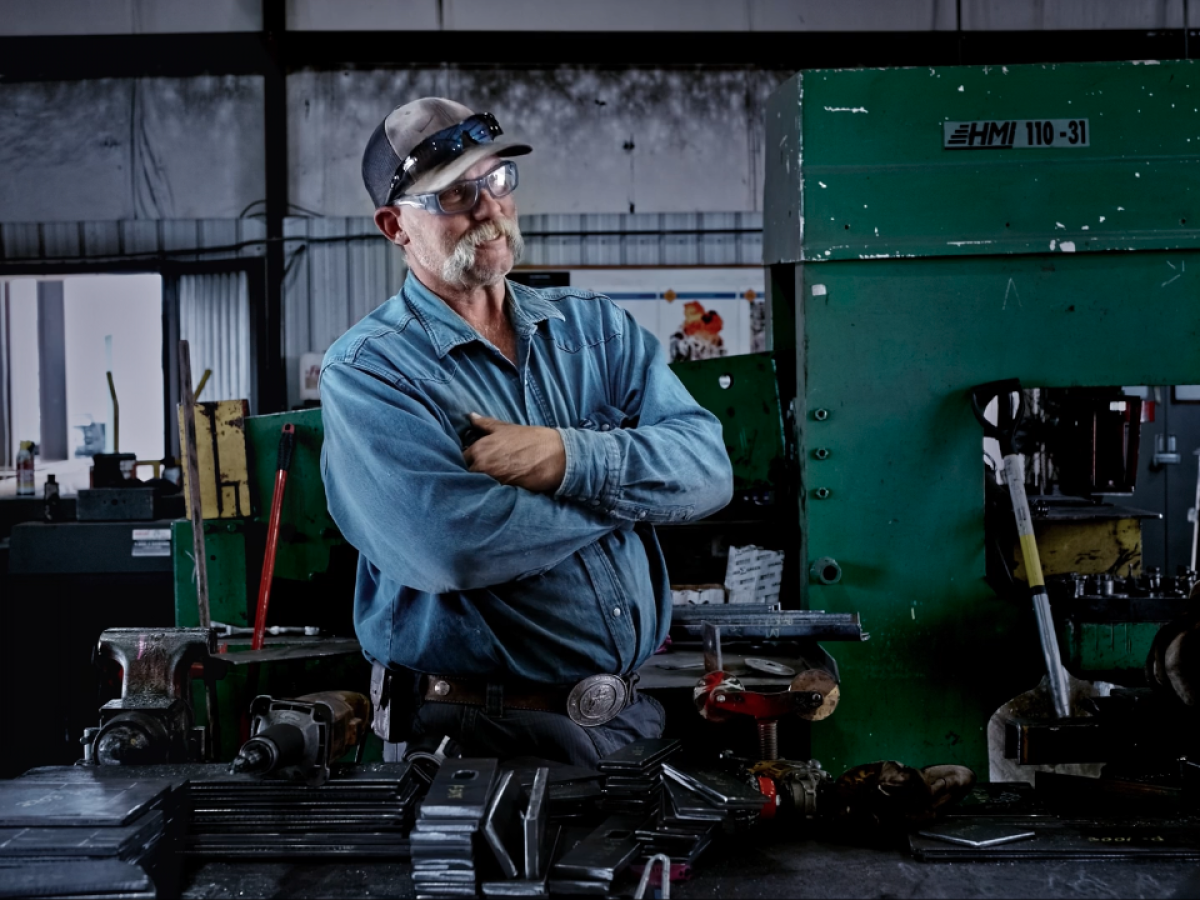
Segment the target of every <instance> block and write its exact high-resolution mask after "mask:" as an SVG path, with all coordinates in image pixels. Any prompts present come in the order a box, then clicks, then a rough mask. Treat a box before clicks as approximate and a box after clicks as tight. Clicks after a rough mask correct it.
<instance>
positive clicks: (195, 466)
mask: <svg viewBox="0 0 1200 900" xmlns="http://www.w3.org/2000/svg"><path fill="white" fill-rule="evenodd" d="M179 401H180V402H179V405H180V408H181V409H182V411H183V447H182V448H180V449H181V450H182V451H183V463H184V466H185V467H186V469H187V491H188V507H189V513H190V517H191V520H192V555H193V556H194V557H195V563H196V603H197V606H198V608H199V611H200V627H201V628H211V627H212V615H211V613H210V612H209V607H208V554H207V552H206V551H205V549H204V510H203V509H201V507H200V459H199V457H198V455H197V453H196V397H195V395H194V394H193V393H192V353H191V350H190V349H189V347H188V342H187V341H180V342H179Z"/></svg>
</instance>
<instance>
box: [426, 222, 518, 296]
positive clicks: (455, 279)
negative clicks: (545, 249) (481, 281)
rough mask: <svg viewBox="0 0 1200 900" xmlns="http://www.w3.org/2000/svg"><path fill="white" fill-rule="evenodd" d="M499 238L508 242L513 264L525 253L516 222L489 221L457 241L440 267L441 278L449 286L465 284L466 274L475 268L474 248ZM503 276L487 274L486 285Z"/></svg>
mask: <svg viewBox="0 0 1200 900" xmlns="http://www.w3.org/2000/svg"><path fill="white" fill-rule="evenodd" d="M499 237H503V238H506V239H507V240H508V246H509V249H511V250H512V254H513V263H514V264H515V263H516V262H517V261H518V260H520V258H521V255H522V254H523V253H524V251H525V240H524V238H522V237H521V229H520V227H519V226H518V225H517V222H516V220H515V219H489V220H488V221H486V222H484V223H482V224H481V225H479V226H478V227H477V228H474V229H472V230H471V231H469V232H467V233H466V234H464V235H463V236H462V237H461V238H459V239H458V243H457V244H455V246H454V250H453V251H452V252H451V253H450V255H449V256H448V257H446V261H445V263H444V264H443V265H442V278H443V279H444V280H445V281H447V282H449V283H450V284H463V283H465V282H466V280H467V278H466V276H467V273H468V272H471V270H472V269H474V268H475V248H476V247H478V246H479V245H480V244H483V243H486V242H487V241H494V240H495V239H496V238H499ZM504 274H505V273H503V272H500V273H489V277H488V279H487V282H486V283H491V282H492V281H495V280H497V276H498V278H503V277H504Z"/></svg>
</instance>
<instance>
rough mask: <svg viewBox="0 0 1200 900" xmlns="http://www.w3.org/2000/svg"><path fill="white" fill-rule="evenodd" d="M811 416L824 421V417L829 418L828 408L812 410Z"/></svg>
mask: <svg viewBox="0 0 1200 900" xmlns="http://www.w3.org/2000/svg"><path fill="white" fill-rule="evenodd" d="M813 418H814V419H816V420H817V421H818V422H824V421H825V420H826V419H828V418H829V410H827V409H818V410H814V411H813Z"/></svg>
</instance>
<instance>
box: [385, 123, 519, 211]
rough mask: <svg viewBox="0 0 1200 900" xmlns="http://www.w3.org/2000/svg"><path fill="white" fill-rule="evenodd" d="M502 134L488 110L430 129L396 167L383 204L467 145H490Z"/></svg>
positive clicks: (460, 151) (498, 124)
mask: <svg viewBox="0 0 1200 900" xmlns="http://www.w3.org/2000/svg"><path fill="white" fill-rule="evenodd" d="M502 134H504V131H503V130H502V129H501V128H500V123H499V122H497V121H496V117H495V116H493V115H492V114H491V113H475V114H474V115H472V116H468V117H467V118H465V119H463V120H462V121H461V122H459V123H458V124H457V125H451V126H450V127H449V128H443V129H442V130H441V131H438V132H434V133H433V134H431V135H430V136H429V137H427V138H425V140H423V141H421V143H419V144H417V146H415V147H413V148H412V151H411V152H410V153H409V154H408V156H406V157H404V159H403V160H402V161H401V162H400V165H399V166H397V167H396V172H395V174H394V175H392V183H391V186H390V187H389V188H388V195H387V202H386V203H385V204H384V205H385V206H387V205H390V204H391V203H392V201H393V200H394V199H395V198H396V196H397V195H399V194H402V193H404V191H405V190H407V189H408V188H409V187H410V186H411V185H412V184H414V183H415V182H416V181H417V179H419V178H420V177H421V176H422V175H424V174H425V173H426V172H429V171H430V170H431V169H435V168H437V167H438V166H440V165H442V164H443V163H446V162H449V161H450V160H452V159H454V158H455V157H456V156H459V155H460V154H461V153H462V152H463V151H464V150H466V149H467V148H468V147H473V146H476V145H479V144H490V143H491V142H492V141H493V140H495V139H496V138H497V137H499V136H500V135H502Z"/></svg>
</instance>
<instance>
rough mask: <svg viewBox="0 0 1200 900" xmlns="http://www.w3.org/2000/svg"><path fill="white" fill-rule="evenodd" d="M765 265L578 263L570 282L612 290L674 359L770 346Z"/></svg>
mask: <svg viewBox="0 0 1200 900" xmlns="http://www.w3.org/2000/svg"><path fill="white" fill-rule="evenodd" d="M763 282H764V278H763V270H762V269H761V268H758V267H750V266H745V267H730V268H717V267H711V268H690V269H650V268H647V269H637V268H628V269H600V268H597V269H577V270H574V271H572V272H571V284H573V285H576V286H579V287H586V288H590V289H591V290H595V291H599V292H600V293H603V294H607V295H608V296H609V297H610V298H611V299H612V300H613V301H614V302H615V303H616V304H617V305H618V306H620V307H622V308H624V309H625V310H627V311H628V312H629V314H630V315H631V316H633V318H634V320H635V321H636V322H637V323H638V324H639V325H641V326H642V327H643V328H645V329H646V330H647V331H649V332H650V333H651V334H653V335H654V336H655V337H656V338H658V342H659V344H660V345H661V346H662V349H663V352H664V354H665V355H666V357H667V360H668V361H669V362H676V361H678V360H686V359H712V358H714V357H722V356H737V355H739V354H742V353H755V352H758V351H760V350H765V349H766V317H765V312H766V307H765V304H764V302H763V300H764V297H763Z"/></svg>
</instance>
